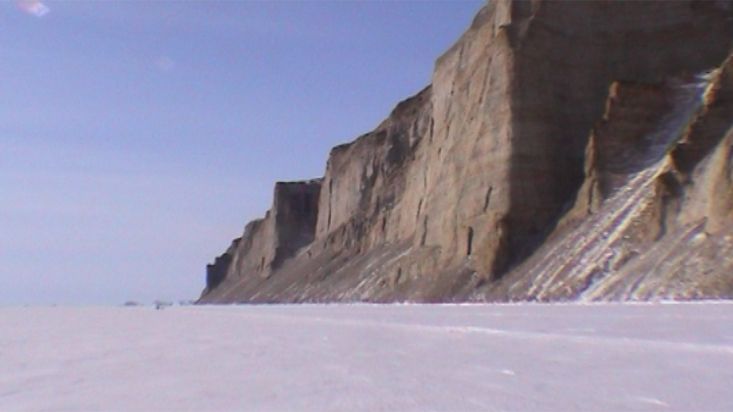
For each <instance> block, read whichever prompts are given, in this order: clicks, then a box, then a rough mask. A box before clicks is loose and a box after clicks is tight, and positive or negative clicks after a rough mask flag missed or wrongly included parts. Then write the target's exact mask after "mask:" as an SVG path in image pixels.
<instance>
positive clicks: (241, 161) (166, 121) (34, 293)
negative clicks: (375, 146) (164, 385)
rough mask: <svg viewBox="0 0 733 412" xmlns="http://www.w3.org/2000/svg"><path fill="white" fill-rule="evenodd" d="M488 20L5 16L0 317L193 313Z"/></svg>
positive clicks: (182, 6)
mask: <svg viewBox="0 0 733 412" xmlns="http://www.w3.org/2000/svg"><path fill="white" fill-rule="evenodd" d="M481 3H482V2H481V1H434V2H432V1H419V2H418V1H410V2H408V1H405V2H397V1H394V2H377V1H372V2H321V1H319V2H315V1H314V2H244V1H241V2H239V1H150V2H146V1H60V2H54V1H45V2H43V3H41V2H40V1H37V0H20V1H3V2H0V305H23V304H40V305H47V304H81V305H89V304H93V305H97V304H121V303H123V302H125V301H130V300H134V301H138V302H151V301H153V300H156V299H162V300H170V301H179V300H190V299H195V298H197V297H198V295H199V293H200V292H201V289H202V288H203V286H204V277H205V267H206V264H207V263H208V262H211V261H213V259H214V257H215V256H217V255H218V254H221V253H222V252H223V251H224V250H225V249H226V248H227V247H228V245H229V243H230V241H231V239H233V238H235V237H238V236H240V235H241V233H242V230H243V227H244V225H245V223H246V222H247V221H249V220H251V219H254V218H257V217H259V216H261V215H263V214H264V212H265V211H266V210H267V209H268V208H269V206H270V203H271V200H272V199H271V198H272V190H273V187H274V183H275V182H276V181H282V180H300V179H307V178H312V177H318V176H322V175H323V172H324V169H325V162H326V158H327V155H328V152H329V150H330V148H331V147H333V146H335V145H337V144H339V143H343V142H347V141H350V140H353V139H354V138H356V137H357V136H359V135H361V134H363V133H365V132H368V131H369V130H371V129H373V128H374V127H376V126H377V124H378V123H379V122H380V121H381V120H382V119H384V118H385V117H386V116H387V115H388V114H389V112H390V110H391V109H392V108H393V107H394V105H395V104H396V103H397V102H398V101H400V100H403V99H405V98H407V97H409V96H410V95H412V94H414V93H416V92H418V91H419V90H421V89H422V88H423V87H424V86H426V85H427V84H428V83H429V81H430V76H431V73H432V69H433V65H434V62H435V59H436V58H437V57H438V56H439V55H440V54H441V53H442V52H444V51H445V50H446V49H447V48H448V47H450V45H451V44H453V43H454V42H455V41H456V40H457V39H458V37H459V36H460V34H461V33H462V32H463V31H464V30H465V29H466V28H467V27H468V25H469V24H470V21H471V19H472V17H473V15H474V14H475V13H476V11H477V10H478V9H479V8H480V6H481Z"/></svg>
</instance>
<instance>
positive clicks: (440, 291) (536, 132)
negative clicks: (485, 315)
mask: <svg viewBox="0 0 733 412" xmlns="http://www.w3.org/2000/svg"><path fill="white" fill-rule="evenodd" d="M731 34H733V9H732V8H731V7H730V4H729V3H724V2H694V1H693V2H687V1H680V2H600V1H599V2H550V1H527V2H511V1H504V0H498V1H492V2H489V3H488V4H487V5H486V6H485V7H483V8H482V9H481V10H480V11H479V12H478V14H477V16H476V17H475V19H474V21H473V22H472V24H471V26H470V27H469V29H468V30H467V31H466V33H464V35H463V36H462V37H461V38H460V39H459V40H458V42H457V43H456V44H455V45H454V46H453V47H451V48H450V49H449V50H448V51H447V52H446V53H445V54H444V55H442V56H441V57H440V58H439V59H438V60H437V62H436V65H435V71H434V74H433V77H432V82H431V85H430V86H428V87H427V88H425V89H424V90H423V91H421V92H420V93H418V94H417V95H415V96H414V97H411V98H409V99H407V100H405V101H404V102H402V103H400V104H398V105H397V106H396V108H395V109H394V110H393V111H392V113H391V114H390V116H389V117H388V118H387V119H386V120H385V121H384V122H382V123H381V124H380V125H379V126H378V127H377V128H376V129H375V130H374V131H372V132H370V133H367V134H365V135H363V136H361V137H359V138H358V139H356V140H355V141H354V142H352V143H349V144H344V145H341V146H338V147H336V148H334V149H333V150H332V151H331V154H330V156H329V159H328V164H327V166H326V172H325V176H324V178H323V180H322V184H321V183H320V182H318V183H317V182H311V183H307V184H302V185H303V187H304V188H306V187H307V189H303V190H304V192H303V193H306V192H307V193H309V195H308V196H310V197H308V196H306V197H298V196H295V197H293V195H292V193H294V191H293V190H292V188H291V187H290V186H288V188H287V189H284V188H283V189H282V191H283V193H280V194H279V191H278V190H279V189H277V188H276V190H275V192H276V193H275V201H274V204H273V208H272V209H271V211H270V212H269V213H268V215H267V216H266V217H265V219H263V220H261V221H255V222H253V223H250V224H249V225H248V226H247V229H246V230H245V234H244V235H243V237H242V238H241V239H240V240H238V241H235V242H234V243H233V244H232V246H231V247H230V248H229V250H228V251H227V252H226V253H225V254H224V255H222V256H221V257H220V258H218V259H217V260H216V261H215V262H214V264H213V265H210V266H209V269H208V273H207V289H206V290H205V291H204V294H203V295H202V299H201V301H202V302H230V301H278V302H285V301H331V300H340V301H343V300H347V301H351V300H376V301H394V300H417V301H446V300H466V299H484V298H488V299H498V300H503V299H561V298H573V297H577V296H580V295H581V294H582V293H585V292H587V291H588V290H589V289H590V288H591V287H592V285H595V283H594V282H596V281H597V280H598V279H600V278H601V277H604V278H605V274H607V273H621V272H622V269H623V267H627V266H626V264H627V263H628V262H632V261H634V262H635V261H637V260H640V259H641V257H640V256H641V255H643V254H644V251H645V250H650V248H653V247H654V246H655V245H656V244H657V243H655V242H658V241H660V239H662V238H664V237H665V236H666V235H667V234H669V233H671V232H670V231H672V230H673V228H676V227H677V226H676V225H677V219H678V216H682V215H684V214H685V213H687V212H685V211H686V210H688V209H690V208H692V206H689V207H687V206H685V204H686V203H685V202H687V201H683V198H684V196H683V194H684V193H692V192H691V190H692V189H690V188H691V187H692V186H690V183H689V182H691V181H693V182H694V181H696V179H697V178H696V176H701V175H703V174H704V173H703V172H702V171H700V170H698V169H697V167H698V165H700V164H701V162H703V160H704V159H706V158H707V157H708V156H710V155H711V154H710V153H713V152H714V151H715V150H718V149H715V148H716V147H717V145H719V144H721V143H720V142H721V141H723V135H724V131H725V130H727V127H728V126H729V124H730V121H731V117H728V112H727V111H726V110H727V109H725V104H724V103H721V102H725V101H726V99H727V98H728V97H727V96H728V95H727V94H726V93H728V92H727V88H726V87H727V86H726V84H727V83H725V82H726V81H727V79H728V78H727V77H726V75H724V74H721V73H727V71H726V70H727V69H723V70H719V71H718V72H716V73H717V74H716V76H717V77H716V78H715V80H714V81H713V83H711V84H712V86H711V89H710V90H708V94H706V95H705V96H706V97H705V99H707V100H706V101H705V103H704V104H702V103H700V101H701V99H702V98H701V96H702V93H703V92H704V91H703V90H698V89H695V87H697V86H694V85H693V83H695V80H694V75H695V74H696V73H699V72H701V71H704V70H711V69H713V68H715V67H717V66H718V65H720V64H721V62H723V61H724V60H725V58H726V56H727V54H728V52H729V48H730V45H731V43H730V39H731V38H732V37H731ZM695 84H697V83H695ZM693 89H694V90H693ZM698 110H703V111H705V113H707V114H704V115H703V114H700V115H699V116H698V117H696V118H695V119H696V120H695V121H694V122H692V120H691V118H690V116H691V115H692V114H693V113H697V112H698ZM711 113H712V114H711ZM690 122H692V123H691V124H692V126H690V127H691V129H690V131H689V133H687V134H685V135H683V134H681V133H680V132H679V131H680V130H682V129H683V128H685V127H687V125H688V123H690ZM672 128H676V130H677V131H676V132H675V133H672V132H670V131H669V130H670V129H672ZM678 141H679V143H678ZM720 150H722V149H720ZM670 151H672V152H671V154H668V152H670ZM720 156H722V155H720ZM664 159H666V160H664ZM721 159H722V157H721ZM660 161H663V162H666V163H665V165H666V164H670V165H673V166H674V170H672V169H669V170H668V169H665V168H664V167H667V166H664V167H662V166H660ZM721 162H723V160H719V161H717V163H715V164H716V165H717V166H716V167H718V168H719V169H720V168H723V169H725V167H726V166H723V165H722V163H721ZM669 167H672V166H669ZM716 170H717V169H716ZM641 174H643V177H639V176H640V175H641ZM642 181H643V182H644V183H643V184H642V183H641V182H642ZM630 182H631V183H630ZM634 182H636V183H634ZM716 182H718V183H716V186H715V187H718V188H719V187H724V188H727V187H728V186H726V184H727V183H725V181H722V180H720V179H718V180H716ZM630 184H631V186H629V185H630ZM634 184H638V185H639V186H638V187H637V186H633V185H634ZM693 186H694V185H693ZM278 187H280V184H278ZM294 187H295V186H294ZM626 187H629V191H633V192H634V193H635V194H637V195H638V197H639V199H642V198H643V199H647V200H648V202H647V203H644V202H640V203H638V204H637V206H639V205H642V204H648V205H649V207H648V208H642V207H634V208H628V209H627V208H622V209H623V210H624V211H625V212H624V213H626V214H623V215H618V214H617V213H616V212H613V211H612V210H610V209H609V208H610V206H608V205H609V204H611V203H609V202H612V201H613V199H614V194H616V193H618V191H619V190H624V188H626ZM695 187H697V186H695ZM696 193H697V192H696ZM295 198H297V199H298V200H297V201H296V200H294V199H295ZM306 198H307V199H306ZM282 199H288V200H287V201H282ZM726 199H727V198H726ZM626 200H628V199H626ZM615 201H616V202H618V205H617V206H621V203H623V202H622V200H615ZM624 201H625V200H624ZM726 202H728V201H727V200H726V201H721V202H719V205H718V206H715V207H714V208H715V210H723V211H726V210H730V209H726V208H728V207H729V206H730V205H729V204H728V203H726ZM280 203H282V208H281V206H280ZM687 203H689V202H687ZM716 204H718V203H716ZM293 205H300V206H297V207H295V206H293ZM303 205H308V207H305V206H303ZM604 205H605V206H604ZM624 205H625V203H624ZM720 205H722V206H720ZM624 207H625V206H624ZM706 207H708V206H706ZM696 208H697V209H700V210H701V208H703V207H702V206H696ZM710 208H713V206H709V207H708V209H705V210H706V212H704V213H703V212H701V213H699V215H700V216H702V215H705V216H708V215H709V214H711V213H712V212H711V211H710V210H709V209H710ZM615 213H616V214H615ZM690 213H692V212H690ZM690 213H687V214H690ZM715 213H717V214H716V216H717V215H720V216H723V215H725V213H723V212H719V211H718V212H715ZM631 216H636V217H637V219H636V221H637V222H641V223H638V224H637V225H636V226H638V227H641V228H644V229H638V230H636V232H634V233H633V234H629V233H630V232H629V233H627V232H624V231H617V230H616V229H617V226H614V225H619V224H620V222H622V221H623V222H629V221H631V220H633V219H631ZM726 216H727V215H726ZM627 218H628V219H627ZM594 219H595V220H594ZM629 219H631V220H629ZM720 219H725V218H720ZM692 220H695V219H692ZM695 221H696V220H695ZM650 222H651V223H650ZM642 223H643V224H642ZM601 224H602V225H606V226H607V230H606V231H607V232H609V233H611V232H613V233H617V234H618V235H619V236H621V237H623V236H629V237H630V238H633V239H634V240H633V241H632V242H626V243H623V245H622V244H621V243H613V242H606V243H604V244H605V245H606V246H604V247H607V249H604V247H601V246H599V245H600V243H603V242H600V241H598V242H596V241H595V240H594V241H589V239H588V238H587V237H583V236H582V235H581V234H578V230H581V229H579V228H582V230H586V231H597V230H598V228H597V227H595V226H598V225H601ZM568 233H570V234H568ZM573 233H574V234H573ZM573 236H574V238H575V239H576V240H577V242H578V243H582V244H586V243H587V247H586V248H585V249H584V247H581V248H580V249H581V250H585V251H583V252H582V253H576V254H574V255H573V256H575V258H572V259H569V260H567V261H564V262H559V261H552V262H549V261H548V260H547V258H548V256H549V255H548V254H552V253H557V252H558V251H559V250H562V251H563V253H570V250H569V249H572V250H573V251H577V250H576V249H577V248H576V247H574V246H572V245H571V244H570V241H569V240H563V239H570V238H571V237H573ZM600 236H604V235H603V233H601V234H600ZM606 236H607V235H606ZM594 242H595V243H594ZM558 245H560V246H558ZM553 247H554V248H553ZM620 247H623V248H626V249H625V250H627V252H623V253H621V252H619V253H618V254H617V255H614V256H615V257H613V258H611V257H608V256H610V255H609V253H610V252H609V250H611V249H613V250H616V249H618V248H620ZM608 248H610V249H608ZM586 249H587V250H586ZM590 249H592V250H593V254H590V255H589V254H588V253H591V252H589V250H590ZM632 252H633V253H632ZM591 257H593V258H594V259H596V260H598V262H590V261H589V260H588V259H590V258H591ZM629 264H630V263H629ZM542 265H545V266H546V267H542ZM553 265H554V266H553ZM594 265H595V266H594ZM576 266H577V267H583V268H584V269H583V270H580V271H579V272H578V270H576V269H572V268H575V267H576ZM596 266H597V267H596ZM550 267H552V268H550ZM571 269H572V270H571ZM586 269H587V270H586ZM581 272H582V273H581ZM609 279H610V278H609ZM593 287H595V286H593ZM612 289H614V288H612ZM599 290H600V289H599ZM614 290H618V287H616V288H615V289H614ZM594 293H595V292H594ZM604 293H605V292H604ZM604 293H601V292H598V293H597V295H598V296H610V294H609V293H610V292H609V293H605V294H604ZM588 296H591V294H590V292H589V295H588ZM593 296H596V295H593ZM645 296H646V295H645ZM618 297H619V298H628V297H633V296H631V295H629V294H626V295H623V296H622V295H618Z"/></svg>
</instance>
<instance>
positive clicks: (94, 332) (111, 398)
mask: <svg viewBox="0 0 733 412" xmlns="http://www.w3.org/2000/svg"><path fill="white" fill-rule="evenodd" d="M731 321H733V304H730V303H720V304H712V303H711V304H674V305H665V304H640V305H590V306H581V305H475V306H450V305H439V306H421V305H387V306H371V305H326V306H321V305H306V306H240V307H222V306H219V307H175V308H169V309H166V310H162V311H156V310H153V309H151V308H5V309H0V410H1V411H110V410H112V411H186V410H196V411H228V410H237V411H240V410H311V411H328V410H340V411H341V410H368V411H377V410H421V411H423V410H444V411H447V410H450V411H463V410H477V411H492V410H526V411H537V410H557V411H570V410H579V411H580V410H582V411H591V410H595V411H610V410H650V411H651V410H687V411H689V410H698V411H700V410H719V411H722V410H733V397H731V396H730V388H733V329H731V328H730V325H731V324H732V323H731Z"/></svg>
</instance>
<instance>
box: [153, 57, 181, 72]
mask: <svg viewBox="0 0 733 412" xmlns="http://www.w3.org/2000/svg"><path fill="white" fill-rule="evenodd" d="M155 67H156V68H157V69H158V70H160V71H161V72H169V71H171V70H173V69H174V68H175V67H176V62H175V60H173V59H171V58H170V57H168V56H159V57H158V58H157V59H155Z"/></svg>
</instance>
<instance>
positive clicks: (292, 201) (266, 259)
mask: <svg viewBox="0 0 733 412" xmlns="http://www.w3.org/2000/svg"><path fill="white" fill-rule="evenodd" d="M320 190H321V180H320V179H317V180H309V181H303V182H278V183H277V184H276V185H275V191H274V196H273V198H274V200H273V203H272V208H271V209H270V210H269V211H268V212H267V214H266V215H265V218H264V219H260V220H255V221H252V222H250V223H248V224H247V226H246V227H245V228H244V234H243V235H242V237H241V238H238V239H235V240H234V241H233V242H232V244H231V246H229V249H227V251H226V252H225V253H224V254H223V255H221V256H219V257H217V258H216V260H215V261H214V263H213V264H211V265H208V266H207V268H206V289H204V292H203V294H202V299H211V300H218V299H224V298H225V296H226V293H227V291H229V290H231V289H235V288H236V287H237V283H238V282H240V281H242V280H244V281H246V280H247V279H248V278H249V277H253V276H256V277H260V278H264V279H266V278H268V277H269V276H270V275H271V274H272V273H273V272H274V271H277V270H278V269H279V268H280V267H281V266H282V264H283V262H285V261H286V260H287V259H289V258H291V257H292V256H293V255H294V254H295V253H296V252H297V251H298V250H299V249H300V248H302V247H303V246H306V245H308V244H310V243H311V242H312V241H313V239H314V236H315V229H316V219H317V216H318V197H319V193H320Z"/></svg>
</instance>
